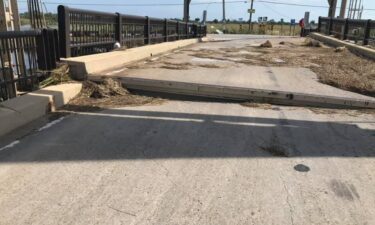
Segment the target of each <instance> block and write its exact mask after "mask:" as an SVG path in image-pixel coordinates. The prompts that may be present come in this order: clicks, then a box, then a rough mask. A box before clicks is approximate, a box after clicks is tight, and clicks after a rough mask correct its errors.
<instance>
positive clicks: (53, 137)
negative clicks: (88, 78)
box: [0, 109, 375, 163]
mask: <svg viewBox="0 0 375 225" xmlns="http://www.w3.org/2000/svg"><path fill="white" fill-rule="evenodd" d="M356 123H358V122H356ZM359 123H360V122H359ZM363 123H374V122H363ZM374 156H375V132H374V130H367V129H362V128H360V127H358V126H357V125H355V124H349V123H335V122H314V121H302V120H288V119H276V118H258V117H246V116H244V117H242V116H221V115H205V114H189V113H169V112H150V111H135V110H125V109H113V110H106V111H96V112H95V111H92V112H80V113H78V114H77V115H73V116H67V117H66V118H65V119H64V120H63V121H62V122H61V123H59V124H56V125H54V126H53V127H51V128H49V129H47V130H44V131H41V132H35V133H33V134H31V135H29V136H27V137H25V138H24V139H22V140H21V143H19V144H18V145H17V146H15V147H14V148H12V149H9V150H7V151H3V152H1V153H0V163H12V162H51V161H87V160H147V159H169V158H170V159H172V158H173V159H179V158H181V159H183V158H249V157H374Z"/></svg>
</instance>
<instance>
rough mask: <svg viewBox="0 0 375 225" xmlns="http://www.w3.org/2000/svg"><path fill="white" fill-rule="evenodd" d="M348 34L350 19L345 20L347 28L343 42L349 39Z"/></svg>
mask: <svg viewBox="0 0 375 225" xmlns="http://www.w3.org/2000/svg"><path fill="white" fill-rule="evenodd" d="M348 32H349V19H346V20H345V26H344V34H343V37H342V39H343V40H346V39H348Z"/></svg>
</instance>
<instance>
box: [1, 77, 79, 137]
mask: <svg viewBox="0 0 375 225" xmlns="http://www.w3.org/2000/svg"><path fill="white" fill-rule="evenodd" d="M81 90H82V84H81V83H69V84H61V85H56V86H50V87H46V88H43V89H41V90H38V91H35V92H32V93H28V94H26V95H23V96H20V97H18V98H14V99H11V100H9V101H6V102H3V103H0V121H1V122H0V124H1V126H0V137H1V136H3V135H5V134H7V133H9V132H11V131H13V130H15V129H17V128H19V127H21V126H24V125H26V124H28V123H30V122H32V121H33V120H35V119H38V118H40V117H42V116H44V115H46V114H47V113H48V112H51V111H55V110H56V109H57V108H60V107H62V106H63V105H65V104H67V103H68V102H69V101H70V100H71V99H72V98H74V97H75V96H76V95H77V94H78V93H79V92H80V91H81Z"/></svg>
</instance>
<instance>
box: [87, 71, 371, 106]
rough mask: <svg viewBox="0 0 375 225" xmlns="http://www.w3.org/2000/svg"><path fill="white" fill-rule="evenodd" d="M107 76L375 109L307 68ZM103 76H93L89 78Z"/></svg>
mask: <svg viewBox="0 0 375 225" xmlns="http://www.w3.org/2000/svg"><path fill="white" fill-rule="evenodd" d="M104 76H106V75H104ZM107 76H111V77H116V78H120V79H121V80H122V82H123V84H124V85H125V86H126V87H127V88H129V89H138V90H146V91H156V92H167V93H176V94H186V95H196V96H207V97H216V98H227V99H236V100H244V101H250V100H255V101H261V102H269V103H277V104H286V105H300V106H319V107H333V108H342V107H344V108H346V107H349V108H351V107H359V108H375V99H374V98H371V97H368V96H363V95H360V94H356V93H352V92H349V91H344V90H341V89H338V88H334V87H332V86H329V85H324V84H321V83H319V82H318V80H317V76H316V74H315V73H313V72H312V71H311V70H309V69H305V68H289V67H259V66H238V67H236V68H233V67H229V68H217V69H213V68H193V69H189V70H178V71H177V70H169V69H163V68H149V69H136V70H128V69H123V70H122V71H121V72H117V73H107ZM102 77H103V76H102V75H101V74H97V75H90V79H101V78H102Z"/></svg>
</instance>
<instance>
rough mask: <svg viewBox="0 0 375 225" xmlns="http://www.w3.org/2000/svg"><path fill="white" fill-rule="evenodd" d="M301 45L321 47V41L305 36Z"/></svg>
mask: <svg viewBox="0 0 375 225" xmlns="http://www.w3.org/2000/svg"><path fill="white" fill-rule="evenodd" d="M302 46H306V47H316V48H320V47H322V43H320V42H319V41H316V40H314V39H311V38H306V39H305V41H304V42H303V43H302Z"/></svg>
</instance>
